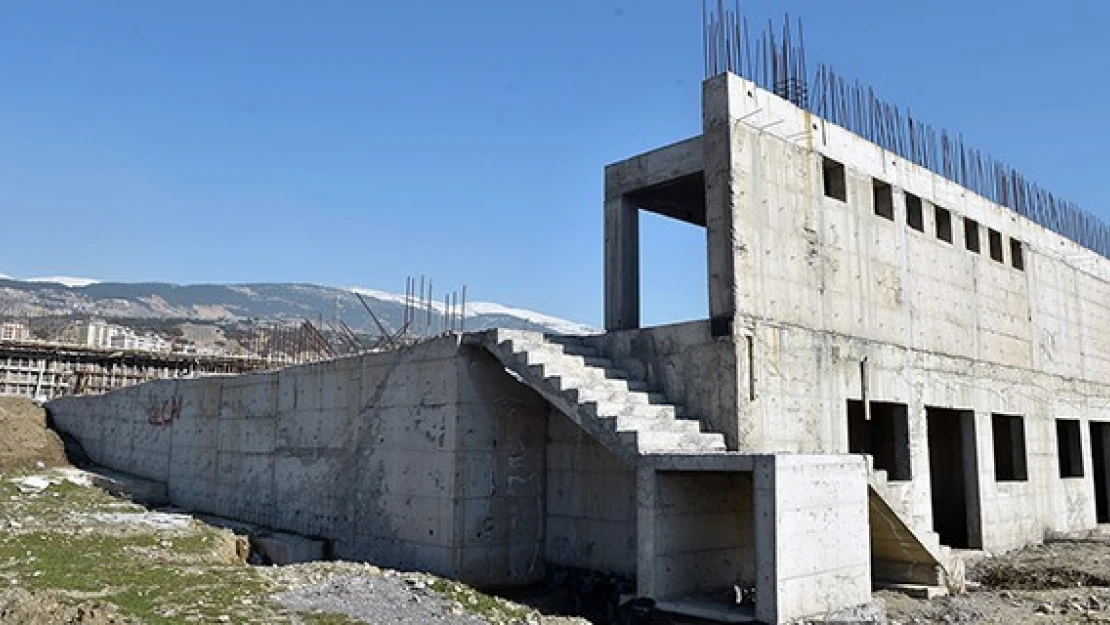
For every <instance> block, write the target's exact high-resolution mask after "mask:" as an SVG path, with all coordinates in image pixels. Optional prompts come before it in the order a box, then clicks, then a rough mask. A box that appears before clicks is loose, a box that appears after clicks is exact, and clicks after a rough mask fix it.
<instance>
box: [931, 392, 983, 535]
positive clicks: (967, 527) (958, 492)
mask: <svg viewBox="0 0 1110 625" xmlns="http://www.w3.org/2000/svg"><path fill="white" fill-rule="evenodd" d="M925 418H926V421H927V427H928V429H929V486H930V491H931V492H932V504H933V530H934V531H935V532H936V533H937V534H940V542H941V543H943V544H945V545H948V546H950V547H958V548H964V549H967V548H979V547H982V534H981V528H980V525H979V467H978V461H977V458H976V446H975V413H974V412H972V411H970V410H953V409H950V408H934V407H932V406H926V407H925Z"/></svg>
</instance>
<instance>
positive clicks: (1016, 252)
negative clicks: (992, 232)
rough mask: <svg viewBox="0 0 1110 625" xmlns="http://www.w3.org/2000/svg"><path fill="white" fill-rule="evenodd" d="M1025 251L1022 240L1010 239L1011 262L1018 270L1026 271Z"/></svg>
mask: <svg viewBox="0 0 1110 625" xmlns="http://www.w3.org/2000/svg"><path fill="white" fill-rule="evenodd" d="M1023 252H1024V249H1023V246H1022V244H1021V241H1018V240H1017V239H1010V264H1012V265H1013V266H1014V269H1017V270H1018V271H1025V257H1024V256H1023V255H1022V254H1023Z"/></svg>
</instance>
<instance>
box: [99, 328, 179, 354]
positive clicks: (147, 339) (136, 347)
mask: <svg viewBox="0 0 1110 625" xmlns="http://www.w3.org/2000/svg"><path fill="white" fill-rule="evenodd" d="M121 330H122V331H121V332H117V333H116V334H115V335H113V336H112V340H111V347H112V349H122V350H128V351H137V352H169V351H172V349H173V343H172V342H171V341H169V340H167V339H165V338H163V337H161V336H158V335H156V334H143V335H139V334H136V333H134V332H132V331H130V330H128V329H126V328H121Z"/></svg>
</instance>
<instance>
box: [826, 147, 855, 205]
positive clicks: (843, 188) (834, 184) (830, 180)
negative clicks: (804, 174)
mask: <svg viewBox="0 0 1110 625" xmlns="http://www.w3.org/2000/svg"><path fill="white" fill-rule="evenodd" d="M821 170H822V174H823V176H822V178H823V179H824V181H825V196H826V197H831V198H833V199H834V200H840V201H841V202H847V201H848V185H847V182H846V181H845V179H844V165H841V164H840V163H838V162H836V161H834V160H832V159H831V158H822V159H821Z"/></svg>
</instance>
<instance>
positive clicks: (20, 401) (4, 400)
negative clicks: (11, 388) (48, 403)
mask: <svg viewBox="0 0 1110 625" xmlns="http://www.w3.org/2000/svg"><path fill="white" fill-rule="evenodd" d="M40 462H41V463H43V464H44V465H46V466H48V467H60V466H68V465H69V462H68V461H67V460H66V455H65V451H64V449H63V446H62V440H61V439H60V438H58V435H57V434H55V433H54V431H53V430H51V429H50V428H48V427H47V426H46V410H45V409H44V408H43V407H42V406H39V405H38V404H36V403H35V402H33V401H31V400H29V399H26V398H23V397H0V470H10V469H33V468H36V466H37V464H38V463H40Z"/></svg>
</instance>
